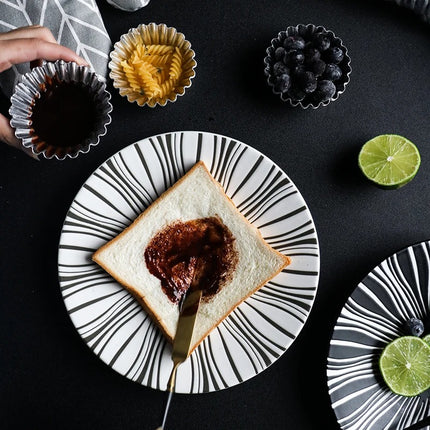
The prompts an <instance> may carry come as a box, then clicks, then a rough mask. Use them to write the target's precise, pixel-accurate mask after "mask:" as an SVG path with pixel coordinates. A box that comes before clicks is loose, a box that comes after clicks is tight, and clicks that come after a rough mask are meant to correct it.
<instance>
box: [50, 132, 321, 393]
mask: <svg viewBox="0 0 430 430" xmlns="http://www.w3.org/2000/svg"><path fill="white" fill-rule="evenodd" d="M198 160H203V161H204V162H205V164H206V165H207V167H208V168H209V170H210V171H211V173H212V174H213V176H214V177H215V179H216V180H217V181H219V182H220V183H221V185H222V186H223V187H224V190H225V191H226V193H227V195H228V196H229V197H230V198H232V200H233V202H234V203H235V204H236V206H237V207H238V208H239V210H240V211H241V212H242V213H243V214H244V215H245V216H246V217H247V218H248V219H249V220H250V221H251V222H252V223H253V224H254V225H256V226H257V227H258V228H259V229H260V231H261V233H262V235H263V236H264V238H265V239H266V240H267V241H268V242H269V243H270V244H271V245H272V246H273V247H274V248H276V249H278V250H279V251H280V252H283V253H285V254H286V255H289V256H291V258H292V263H291V265H289V266H288V267H287V268H286V269H285V270H284V271H283V272H281V273H280V274H279V275H278V276H276V277H275V278H274V279H273V280H272V281H271V282H269V283H268V284H267V285H265V286H264V287H263V288H261V289H260V290H259V291H258V292H257V293H255V294H254V295H252V296H251V297H250V298H249V299H248V300H246V301H245V302H243V303H242V304H241V305H240V306H239V307H238V308H236V310H235V311H234V312H233V313H232V314H231V315H230V316H229V317H228V318H227V319H225V320H224V321H223V323H222V324H220V325H219V326H218V327H217V328H216V329H215V330H213V331H212V333H211V334H210V335H209V336H208V337H207V338H206V339H205V340H204V341H203V342H202V343H201V344H200V346H199V347H198V348H197V349H196V350H195V351H194V352H193V354H192V355H191V357H190V358H189V359H188V360H187V361H186V362H185V363H183V364H182V365H181V366H180V367H179V369H178V374H177V381H176V392H180V393H203V392H209V391H216V390H221V389H224V388H228V387H231V386H234V385H236V384H239V383H241V382H243V381H245V380H247V379H249V378H251V377H253V376H255V375H257V374H258V373H260V372H261V371H263V370H264V369H266V368H267V367H268V366H269V365H271V364H272V363H273V362H274V361H275V360H276V359H278V358H279V357H280V356H281V354H283V353H284V352H285V351H286V350H287V349H288V347H289V346H290V345H291V344H292V343H293V341H294V339H295V338H296V337H297V335H298V334H299V332H300V330H301V329H302V327H303V325H304V324H305V321H306V319H307V318H308V315H309V312H310V310H311V307H312V305H313V302H314V299H315V294H316V291H317V285H318V278H319V246H318V240H317V234H316V231H315V226H314V224H313V221H312V217H311V214H310V212H309V210H308V208H307V206H306V203H305V202H304V200H303V198H302V196H301V195H300V193H299V191H298V190H297V188H296V187H295V186H294V184H293V183H292V182H291V180H290V179H289V178H288V177H287V175H286V174H285V173H284V172H283V171H282V170H281V169H280V168H279V167H278V166H276V164H274V163H273V162H272V161H271V160H269V159H268V158H267V157H265V156H264V155H262V154H261V153H259V152H258V151H256V150H255V149H253V148H251V147H250V146H248V145H245V144H244V143H241V142H238V141H235V140H233V139H230V138H228V137H225V136H220V135H215V134H211V133H202V132H175V133H167V134H162V135H159V136H154V137H151V138H147V139H144V140H141V141H139V142H137V143H135V144H132V145H130V146H128V147H127V148H124V149H122V150H121V151H119V152H118V153H117V154H115V155H113V156H112V157H111V158H109V159H108V160H107V161H106V162H105V163H103V164H102V165H101V166H100V167H99V168H98V169H97V170H96V171H95V172H94V173H93V174H92V175H91V176H90V178H89V179H88V180H87V181H86V182H85V184H84V185H83V186H82V188H81V190H80V191H79V193H78V194H77V196H76V198H75V199H74V201H73V203H72V205H71V207H70V210H69V212H68V214H67V217H66V220H65V222H64V226H63V230H62V234H61V238H60V244H59V255H58V269H59V280H60V286H61V292H62V295H63V298H64V303H65V305H66V308H67V310H68V313H69V315H70V317H71V319H72V322H73V324H74V325H75V327H76V329H77V331H78V332H79V334H80V335H81V336H82V338H83V340H84V341H85V342H86V343H87V345H88V346H89V347H90V348H91V350H92V351H93V352H94V353H95V354H96V355H97V356H98V357H100V358H101V359H102V360H103V361H104V362H105V363H107V364H108V365H109V366H111V367H112V368H113V369H114V370H116V371H117V372H119V373H120V374H121V375H124V376H126V377H127V378H130V379H131V380H133V381H136V382H138V383H140V384H143V385H146V386H149V387H152V388H156V389H160V390H165V389H166V384H167V380H168V377H169V374H170V371H171V368H172V361H171V359H170V353H171V347H170V345H169V344H168V343H167V342H166V341H165V340H164V337H163V336H162V335H161V333H160V331H159V330H158V328H157V327H156V326H155V324H154V323H153V322H152V321H151V319H150V318H149V317H148V315H147V314H146V313H145V312H144V311H143V310H142V309H141V307H140V306H139V305H138V304H137V302H136V301H135V300H134V298H133V297H132V296H131V295H130V294H129V293H128V292H127V291H126V290H125V289H124V288H122V287H121V286H120V285H119V284H118V283H116V282H115V281H114V280H113V279H112V278H111V277H110V276H109V275H108V274H107V273H106V272H104V270H102V269H101V268H100V267H99V266H98V265H97V264H95V263H93V262H92V260H91V255H92V253H93V252H94V251H95V250H96V249H97V248H99V247H100V246H101V245H103V244H104V243H105V242H107V241H108V240H110V239H111V238H113V237H114V236H116V235H117V234H118V233H119V232H120V231H122V230H123V229H124V228H125V227H127V226H128V225H129V224H130V223H131V222H132V221H133V220H134V219H135V218H136V217H137V216H138V215H139V214H140V213H141V212H142V211H143V210H144V209H145V208H146V207H147V206H148V205H149V204H150V203H151V202H152V201H153V200H155V199H156V198H157V197H158V196H160V194H161V193H162V192H164V191H165V190H166V189H167V188H169V187H170V186H171V185H172V184H174V183H175V182H176V181H177V180H178V179H179V178H180V177H181V176H183V175H184V173H185V172H186V171H188V170H189V169H190V168H191V167H192V166H193V165H194V164H195V163H196V161H198Z"/></svg>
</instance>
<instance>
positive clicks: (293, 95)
mask: <svg viewBox="0 0 430 430" xmlns="http://www.w3.org/2000/svg"><path fill="white" fill-rule="evenodd" d="M287 94H288V96H289V97H290V99H291V100H293V101H294V102H300V101H302V100H303V99H304V98H305V97H306V93H305V92H304V91H302V90H301V89H300V88H298V87H294V86H291V87H290V89H289V90H288V93H287Z"/></svg>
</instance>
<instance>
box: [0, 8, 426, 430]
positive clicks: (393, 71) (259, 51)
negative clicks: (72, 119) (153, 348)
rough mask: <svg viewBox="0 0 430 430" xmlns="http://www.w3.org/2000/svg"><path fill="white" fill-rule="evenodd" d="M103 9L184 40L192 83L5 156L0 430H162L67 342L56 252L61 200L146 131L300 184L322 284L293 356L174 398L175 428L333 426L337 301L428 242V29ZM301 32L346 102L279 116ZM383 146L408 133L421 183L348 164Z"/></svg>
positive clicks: (314, 14) (135, 396)
mask: <svg viewBox="0 0 430 430" xmlns="http://www.w3.org/2000/svg"><path fill="white" fill-rule="evenodd" d="M98 3H99V5H100V9H101V12H102V15H103V17H104V19H105V23H106V27H107V30H108V32H109V34H110V36H111V38H112V40H113V41H114V42H115V41H116V40H118V39H119V37H120V35H121V34H123V33H125V32H127V30H128V29H129V28H130V27H136V26H137V25H138V24H140V23H149V22H157V23H161V22H163V23H166V24H167V25H168V26H173V27H176V28H177V29H178V30H179V31H181V32H183V33H184V34H185V35H186V37H187V39H188V40H190V41H191V43H192V46H193V49H194V50H195V52H196V59H197V62H198V66H197V69H196V72H197V74H196V78H195V79H194V81H193V85H192V87H191V88H190V89H188V90H187V92H186V95H185V96H184V97H182V98H179V99H178V101H177V102H176V103H174V104H169V105H167V106H165V107H162V108H161V107H157V108H155V109H149V108H139V107H138V106H137V105H136V104H130V103H128V102H127V101H126V99H124V98H121V97H120V96H119V94H118V92H117V91H116V90H114V89H113V88H112V86H111V84H109V89H110V90H111V92H112V95H113V99H112V101H113V105H114V111H113V122H112V124H111V126H109V130H108V134H107V136H105V137H104V138H103V139H102V142H101V144H100V145H99V146H97V147H95V148H93V149H92V150H91V152H90V153H89V154H87V155H81V156H79V157H78V158H77V159H76V160H66V161H62V162H60V161H56V160H41V161H40V162H37V161H34V160H32V159H30V158H29V157H27V156H25V155H24V154H23V153H20V152H18V151H16V150H13V149H11V148H9V147H7V146H6V145H0V226H1V227H0V231H1V235H0V238H1V245H0V249H1V251H0V252H1V255H0V423H1V424H0V426H1V427H2V428H8V429H9V428H10V429H14V428H17V429H21V428H26V427H27V428H32V429H39V428H40V429H42V428H43V429H77V428H79V429H104V430H108V429H149V430H152V429H155V428H156V427H157V426H158V425H159V424H160V420H161V417H162V412H163V408H164V404H165V400H166V394H165V393H163V392H158V391H155V390H152V389H149V388H145V387H142V386H139V385H138V384H136V383H133V382H130V381H129V380H127V379H126V378H124V377H122V376H120V375H118V374H117V373H115V372H114V371H113V370H111V369H110V368H109V367H107V366H106V365H105V364H103V363H102V362H101V361H100V360H99V359H98V358H97V357H96V356H95V355H94V354H93V353H92V352H91V351H90V350H89V349H88V348H87V346H86V345H85V343H84V342H83V341H82V339H81V338H80V336H79V335H78V334H77V332H76V331H75V329H74V327H73V325H72V323H71V321H70V320H69V317H68V315H67V313H66V310H65V307H64V305H63V302H62V299H61V295H60V290H59V285H58V280H57V261H56V260H57V245H58V241H59V235H60V231H61V227H62V223H63V220H64V217H65V215H66V212H67V210H68V208H69V205H70V203H71V201H72V200H73V198H74V196H75V194H76V193H77V191H78V190H79V188H80V186H81V185H82V183H83V182H84V181H85V180H86V179H87V178H88V176H89V175H90V174H91V173H92V172H93V171H94V170H95V169H96V168H97V167H98V166H99V165H100V164H101V163H102V162H103V161H104V160H105V159H106V158H108V157H109V156H110V155H112V154H114V153H115V152H117V151H118V150H120V149H121V148H124V147H125V146H127V145H129V144H131V143H133V142H135V141H137V140H140V139H142V138H144V137H148V136H151V135H154V134H158V133H163V132H168V131H177V130H202V131H210V132H214V133H220V134H224V135H227V136H230V137H232V138H235V139H238V140H240V141H243V142H245V143H247V144H249V145H251V146H253V147H255V148H256V149H258V150H260V151H261V152H263V153H264V154H265V155H267V156H268V157H270V158H271V159H273V160H274V161H275V162H276V163H277V164H278V165H279V166H280V167H281V168H282V169H283V170H285V172H286V173H287V174H288V175H289V176H290V178H291V179H292V180H293V181H294V182H295V184H296V185H297V187H298V188H299V190H300V191H301V193H302V195H303V197H304V198H305V200H306V202H307V203H308V206H309V208H310V210H311V212H312V215H313V217H314V221H315V224H316V228H317V232H318V235H319V240H320V247H321V276H320V283H319V290H318V294H317V298H316V301H315V304H314V308H313V310H312V312H311V315H310V318H309V319H308V321H307V323H306V325H305V327H304V329H303V331H302V332H301V334H300V336H299V337H298V339H297V340H296V341H295V342H294V344H293V345H292V347H291V348H290V349H289V350H288V351H287V352H286V353H285V354H284V355H283V356H282V357H281V358H280V359H279V360H278V361H277V362H276V363H275V364H273V365H272V366H271V367H270V368H268V369H267V370H266V371H264V372H262V373H261V374H260V375H258V376H257V377H255V378H253V379H251V380H249V381H247V382H245V383H243V384H242V385H240V386H236V387H233V388H230V389H228V390H224V391H221V392H218V393H210V394H205V395H193V396H188V395H176V396H174V400H173V404H172V407H171V414H170V418H169V424H170V426H169V428H175V429H176V430H181V429H187V430H190V429H233V428H234V429H271V428H281V429H295V430H311V429H312V430H314V429H317V428H319V429H336V428H338V425H337V421H336V418H335V416H334V413H333V412H332V409H331V406H330V399H329V396H328V392H327V386H326V357H327V350H328V345H329V341H330V336H331V331H332V328H333V326H334V324H335V321H336V319H337V316H338V314H339V312H340V310H341V308H342V306H343V303H344V302H345V300H346V299H347V297H348V296H349V294H350V293H351V292H352V291H353V289H354V287H355V286H356V285H357V283H358V282H359V281H360V280H361V279H362V278H363V277H364V276H365V275H366V274H367V273H368V272H369V271H370V270H371V269H372V268H373V267H374V266H375V265H377V264H378V263H379V262H380V261H381V260H383V259H384V258H386V257H388V256H389V255H391V254H392V253H394V252H396V251H398V250H399V249H401V248H403V247H405V246H408V245H411V244H413V243H416V242H419V241H422V240H426V239H429V238H430V231H429V211H430V206H429V200H430V188H429V174H430V170H429V159H430V115H429V113H430V99H429V93H430V80H429V70H430V25H428V24H425V23H423V22H421V21H420V19H419V18H418V17H417V16H416V15H414V14H413V13H412V12H409V11H408V10H405V9H402V8H401V7H399V6H397V5H396V4H395V3H394V2H386V1H382V0H381V1H378V0H368V1H365V0H356V1H350V0H331V1H330V0H329V1H323V0H308V1H305V0H301V1H297V0H296V1H293V0H290V1H286V0H284V1H269V0H260V1H258V2H252V1H244V0H241V1H239V0H231V1H224V2H221V1H202V0H189V1H186V2H180V1H173V0H152V1H151V3H150V4H149V5H148V6H147V7H146V8H144V9H142V10H140V11H138V12H135V13H132V14H130V13H126V12H121V11H118V10H116V9H114V8H112V7H111V6H109V5H107V4H106V3H105V2H104V1H98ZM299 23H304V24H307V23H313V24H316V25H323V26H325V27H326V28H328V29H331V30H332V31H334V32H335V34H336V35H337V36H339V37H340V38H342V40H343V41H344V44H345V45H346V46H347V48H348V50H349V53H350V56H351V58H352V69H353V72H352V75H351V82H350V84H349V85H348V86H347V88H346V91H345V93H344V94H342V95H341V96H340V98H339V99H338V100H337V101H336V102H334V103H332V104H330V105H329V106H328V107H323V108H320V109H318V110H306V111H304V110H298V109H292V108H288V107H286V106H285V105H284V104H283V103H282V102H281V101H280V100H278V98H277V97H276V96H274V95H273V94H272V93H271V91H270V89H269V88H268V86H267V84H266V82H265V79H264V76H263V57H264V55H265V49H266V47H267V46H268V45H269V44H270V40H271V39H272V38H273V37H275V36H276V35H277V33H278V32H279V31H281V30H284V29H285V28H286V27H287V26H288V25H296V24H299ZM5 109H7V101H5V100H3V111H5ZM384 133H397V134H401V135H404V136H405V137H407V138H409V139H410V140H412V141H413V142H414V143H416V145H417V146H418V147H419V149H420V152H421V155H422V164H421V168H420V171H419V173H418V175H417V176H416V178H415V179H414V180H413V182H411V183H410V184H408V185H407V186H405V187H404V188H402V189H400V190H397V191H383V190H380V189H378V188H375V187H373V186H372V185H371V184H369V183H367V182H366V181H365V180H364V179H363V177H362V176H361V174H360V172H359V170H358V167H357V161H356V159H357V154H358V151H359V148H360V146H361V145H362V144H363V143H364V142H366V141H367V140H368V139H370V138H371V137H373V136H375V135H378V134H384Z"/></svg>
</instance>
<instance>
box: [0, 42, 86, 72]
mask: <svg viewBox="0 0 430 430" xmlns="http://www.w3.org/2000/svg"><path fill="white" fill-rule="evenodd" d="M0 52H1V53H2V56H1V59H0V72H3V71H4V70H7V69H9V68H10V67H12V65H13V64H19V63H26V62H29V61H30V62H31V61H34V60H39V59H44V60H48V61H55V60H64V61H74V62H76V63H78V64H80V65H83V66H87V65H88V63H87V62H86V61H85V60H83V59H82V58H81V57H79V55H77V54H76V53H75V52H73V51H72V50H71V49H69V48H66V47H65V46H61V45H58V44H57V43H51V42H46V41H45V40H41V39H35V38H31V39H9V40H0Z"/></svg>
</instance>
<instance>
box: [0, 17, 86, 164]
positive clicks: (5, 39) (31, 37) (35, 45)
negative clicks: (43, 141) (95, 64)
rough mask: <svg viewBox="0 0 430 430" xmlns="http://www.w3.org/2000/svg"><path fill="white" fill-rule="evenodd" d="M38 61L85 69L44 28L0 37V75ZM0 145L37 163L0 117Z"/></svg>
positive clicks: (35, 63) (6, 120) (13, 31)
mask: <svg viewBox="0 0 430 430" xmlns="http://www.w3.org/2000/svg"><path fill="white" fill-rule="evenodd" d="M42 60H48V61H55V60H64V61H74V62H76V63H77V64H80V65H85V66H87V65H88V64H87V63H86V61H85V60H83V59H82V58H81V57H79V56H78V55H77V54H76V53H75V52H73V51H72V50H71V49H69V48H66V47H65V46H61V45H59V44H58V43H57V42H56V40H55V38H54V36H53V35H52V33H51V31H50V30H49V29H48V28H46V27H41V26H39V25H34V26H30V27H21V28H18V29H16V30H12V31H9V32H7V33H0V72H3V71H5V70H7V69H9V68H10V67H12V65H14V64H19V63H25V62H30V66H31V67H35V66H37V65H40V64H41V62H42ZM0 141H2V142H5V143H7V144H8V145H11V146H14V147H16V148H18V149H22V150H23V151H24V152H26V153H27V154H28V155H30V156H31V157H33V158H36V159H37V156H36V155H35V154H33V152H32V151H31V150H30V149H27V148H25V147H24V146H22V144H21V142H20V140H19V139H17V138H16V137H15V133H14V130H13V128H12V127H11V126H10V123H9V120H8V119H7V118H6V117H5V116H4V115H2V114H0Z"/></svg>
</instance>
